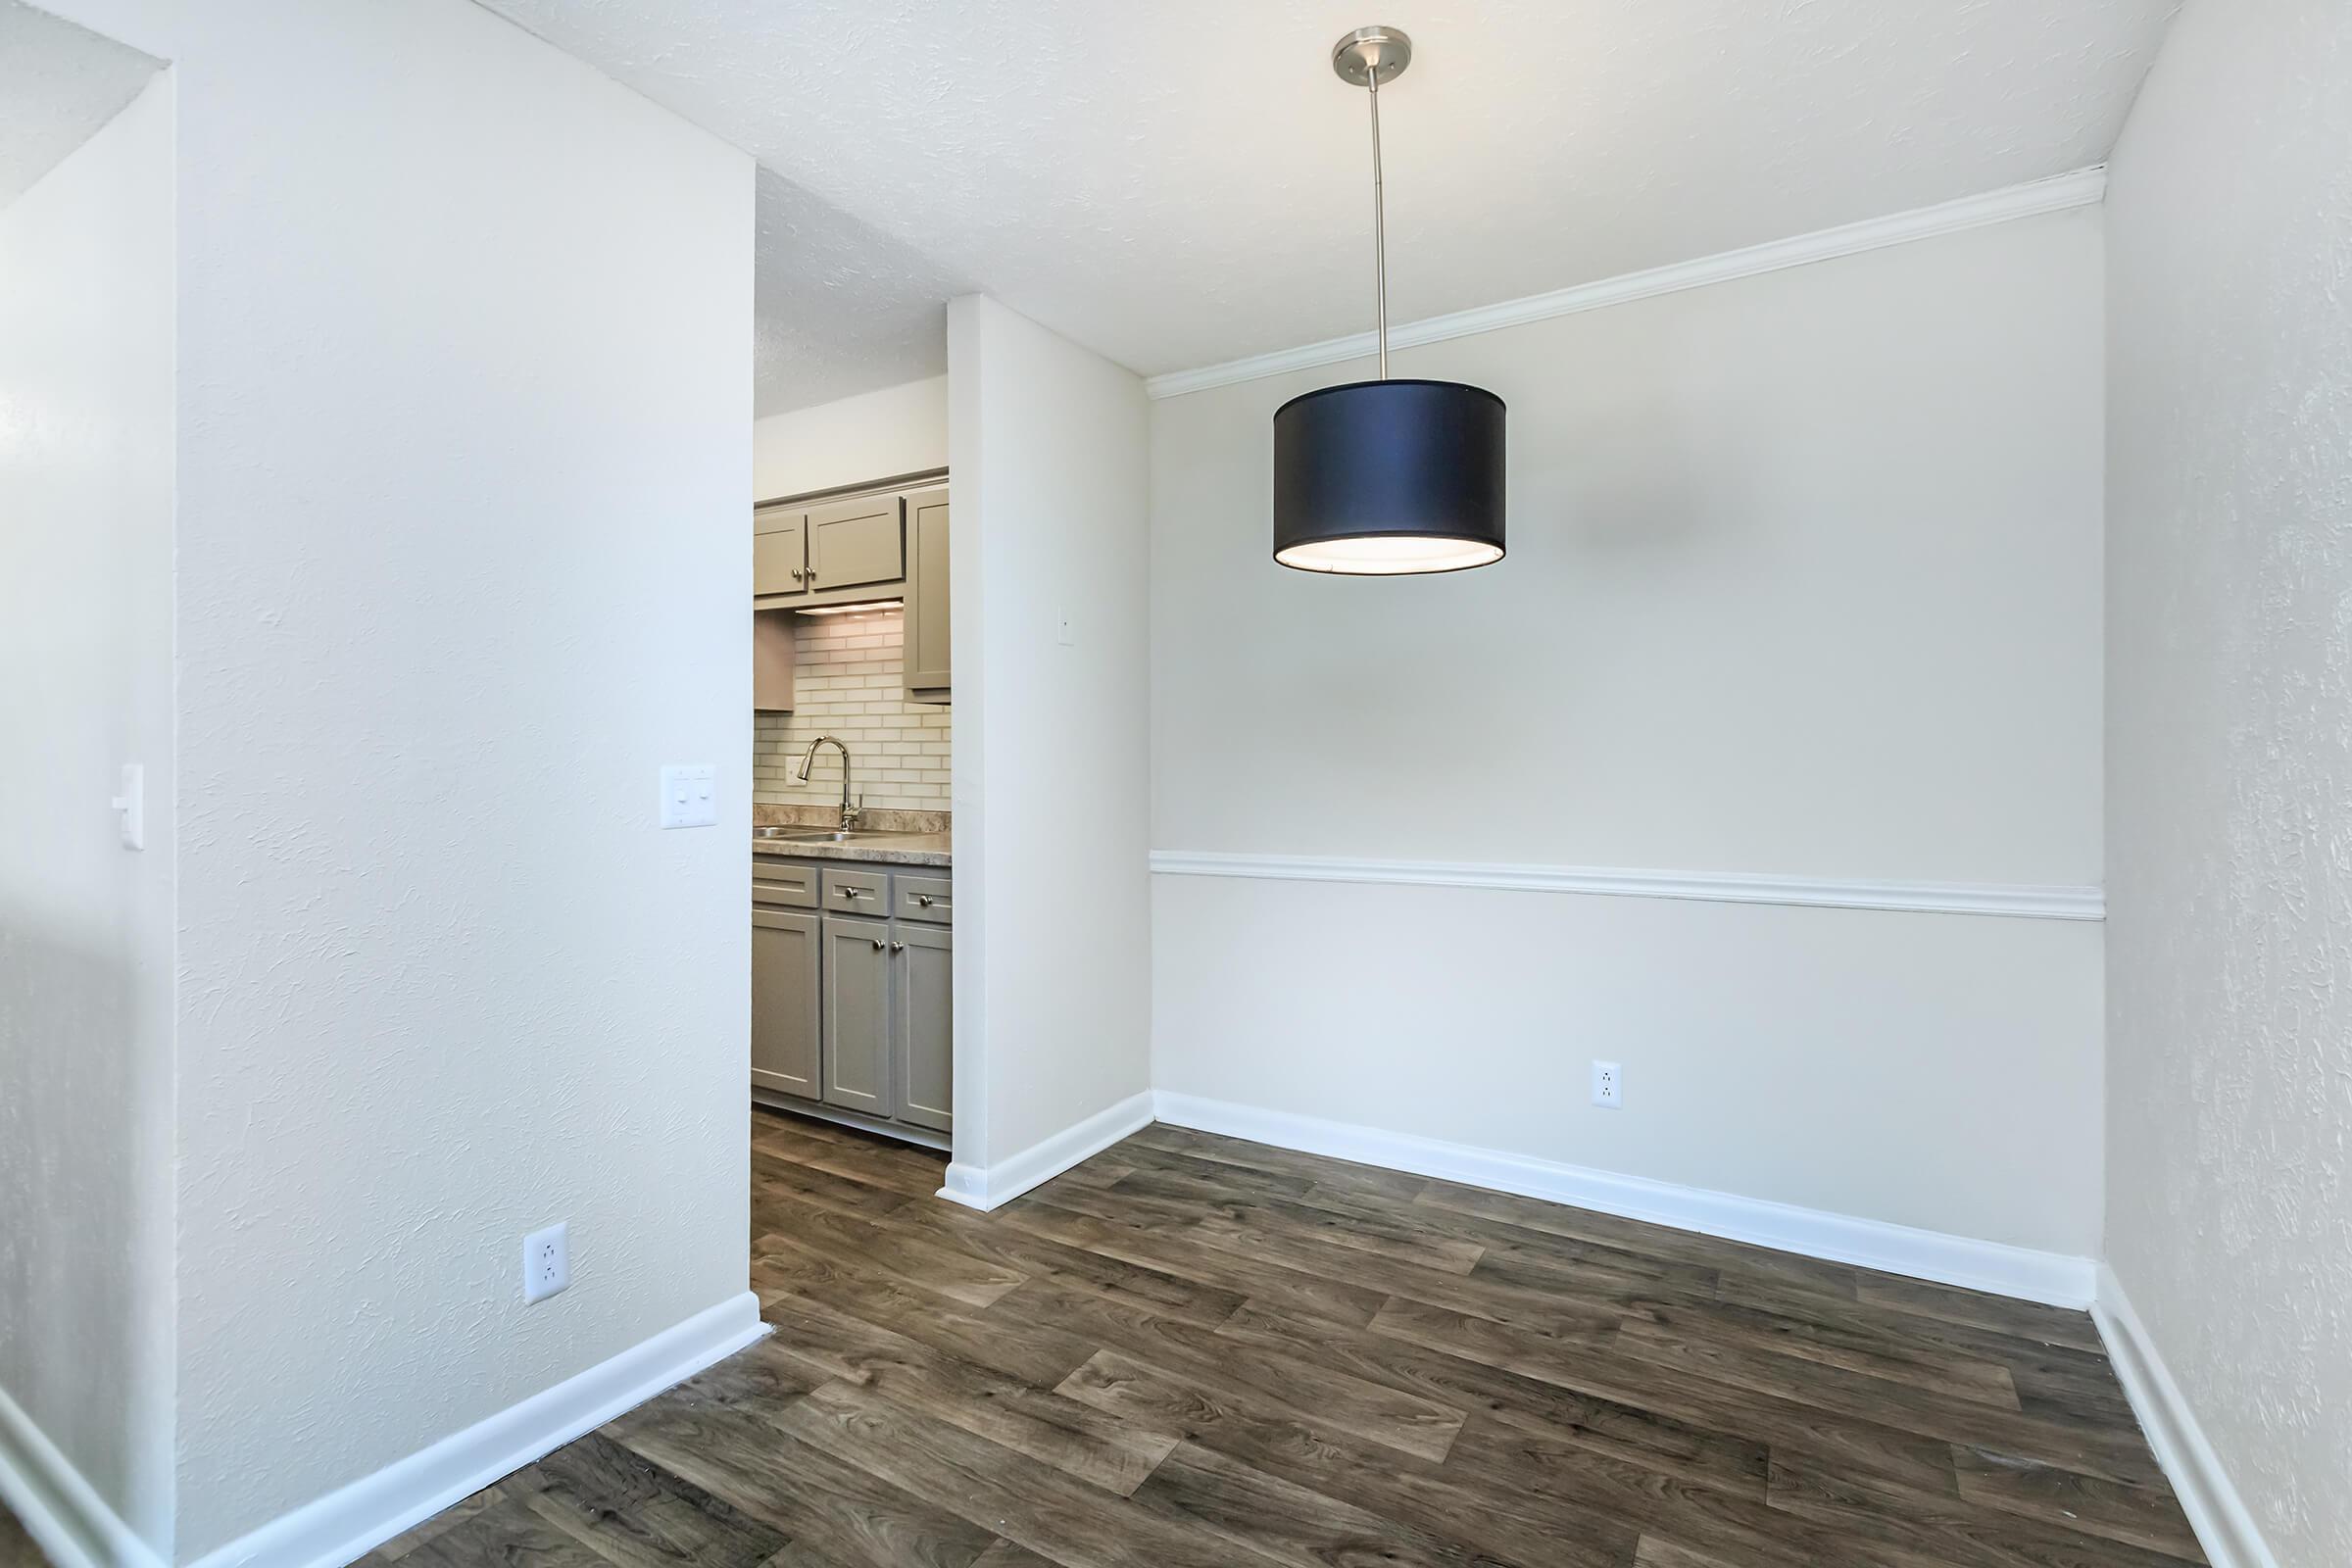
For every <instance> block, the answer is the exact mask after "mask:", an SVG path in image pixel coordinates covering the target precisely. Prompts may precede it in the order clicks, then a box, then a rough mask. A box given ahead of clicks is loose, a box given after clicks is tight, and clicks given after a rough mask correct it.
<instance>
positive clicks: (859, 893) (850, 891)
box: [841, 888, 865, 899]
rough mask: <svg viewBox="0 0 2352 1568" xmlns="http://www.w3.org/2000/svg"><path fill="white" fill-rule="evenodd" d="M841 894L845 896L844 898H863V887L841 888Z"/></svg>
mask: <svg viewBox="0 0 2352 1568" xmlns="http://www.w3.org/2000/svg"><path fill="white" fill-rule="evenodd" d="M841 896H842V897H843V898H845V899H862V898H864V897H865V889H863V888H843V889H842V890H841Z"/></svg>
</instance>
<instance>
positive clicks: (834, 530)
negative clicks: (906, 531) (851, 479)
mask: <svg viewBox="0 0 2352 1568" xmlns="http://www.w3.org/2000/svg"><path fill="white" fill-rule="evenodd" d="M899 516H900V513H899V498H898V497H897V496H868V497H866V498H864V499H863V500H860V501H836V502H834V503H833V504H832V505H831V506H829V507H818V508H816V509H814V510H813V511H811V512H810V513H809V588H810V589H811V590H812V591H814V592H816V593H820V594H821V593H826V592H829V591H831V590H832V589H835V588H859V587H863V586H864V585H865V584H867V583H876V582H897V581H898V580H899V579H900V578H902V577H904V576H906V575H907V546H906V540H905V539H904V538H903V537H902V533H903V530H902V529H901V528H900V526H899Z"/></svg>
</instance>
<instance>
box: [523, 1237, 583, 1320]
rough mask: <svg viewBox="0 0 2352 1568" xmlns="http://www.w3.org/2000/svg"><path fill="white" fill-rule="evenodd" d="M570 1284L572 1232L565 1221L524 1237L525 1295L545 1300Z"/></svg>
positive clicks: (528, 1297) (532, 1298) (525, 1296)
mask: <svg viewBox="0 0 2352 1568" xmlns="http://www.w3.org/2000/svg"><path fill="white" fill-rule="evenodd" d="M570 1283H571V1234H570V1231H569V1229H568V1227H566V1226H565V1225H564V1222H563V1221H562V1220H558V1221H557V1222H556V1223H555V1224H553V1225H550V1226H549V1227H547V1229H545V1230H543V1231H533V1232H531V1234H530V1235H528V1236H525V1237H524V1238H523V1239H522V1299H523V1300H524V1301H525V1302H530V1301H544V1300H546V1299H548V1298H549V1297H551V1296H553V1295H555V1294H556V1293H557V1292H558V1291H560V1290H562V1289H564V1287H565V1286H567V1285H569V1284H570Z"/></svg>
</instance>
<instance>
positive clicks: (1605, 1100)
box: [1593, 1061, 1625, 1110]
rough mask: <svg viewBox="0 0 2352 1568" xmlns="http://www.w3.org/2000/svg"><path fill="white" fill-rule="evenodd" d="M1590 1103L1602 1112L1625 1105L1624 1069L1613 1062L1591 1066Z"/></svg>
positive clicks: (1598, 1062)
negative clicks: (1591, 1093) (1591, 1089)
mask: <svg viewBox="0 0 2352 1568" xmlns="http://www.w3.org/2000/svg"><path fill="white" fill-rule="evenodd" d="M1593 1103H1594V1104H1595V1105H1598V1106H1600V1107H1601V1108H1603V1109H1604V1110H1618V1109H1622V1108H1623V1107H1624V1105H1625V1069H1624V1068H1623V1067H1621V1066H1619V1065H1618V1064H1617V1063H1616V1062H1613V1061H1596V1062H1594V1063H1593Z"/></svg>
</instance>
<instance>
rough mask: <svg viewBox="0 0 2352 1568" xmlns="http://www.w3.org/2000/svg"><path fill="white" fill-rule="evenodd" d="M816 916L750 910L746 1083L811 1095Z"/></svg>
mask: <svg viewBox="0 0 2352 1568" xmlns="http://www.w3.org/2000/svg"><path fill="white" fill-rule="evenodd" d="M817 924H818V922H817V917H816V916H815V915H813V914H795V913H793V912H791V911H789V910H785V909H761V908H755V909H753V910H752V1083H753V1084H754V1085H755V1086H757V1087H759V1088H761V1089H772V1090H774V1091H776V1092H777V1093H778V1094H785V1095H800V1096H803V1097H804V1098H806V1099H809V1100H814V1099H816V1098H817V1092H818V1081H817V1059H818V1050H817V1042H818V1034H817V971H818V965H817V951H816V941H817Z"/></svg>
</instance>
